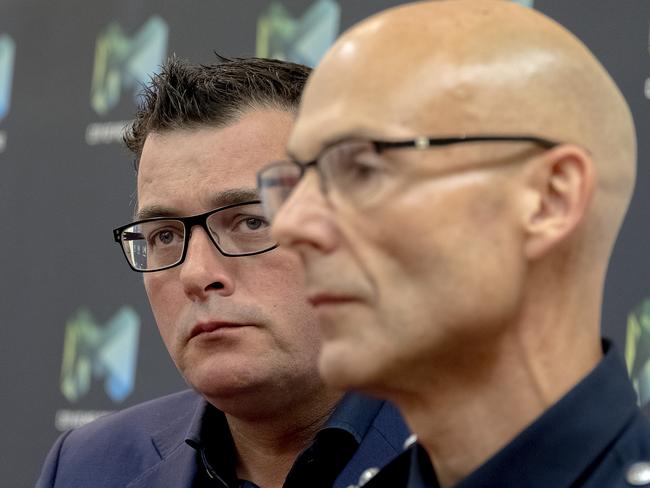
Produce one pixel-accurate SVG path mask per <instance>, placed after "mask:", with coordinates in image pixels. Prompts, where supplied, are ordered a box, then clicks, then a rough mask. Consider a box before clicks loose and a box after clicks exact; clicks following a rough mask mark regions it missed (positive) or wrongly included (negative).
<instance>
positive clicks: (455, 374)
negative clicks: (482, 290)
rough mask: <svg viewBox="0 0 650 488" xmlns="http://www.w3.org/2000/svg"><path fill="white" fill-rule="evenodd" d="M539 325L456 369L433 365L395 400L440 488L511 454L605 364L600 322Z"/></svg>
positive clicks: (467, 357) (462, 359) (466, 356)
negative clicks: (523, 435)
mask: <svg viewBox="0 0 650 488" xmlns="http://www.w3.org/2000/svg"><path fill="white" fill-rule="evenodd" d="M567 317H568V319H569V320H574V319H576V317H575V316H572V315H570V314H569V315H568V316H567ZM581 318H582V319H584V318H585V317H581ZM564 320H567V318H566V317H565V319H564ZM533 324H534V327H531V328H529V329H524V328H520V329H517V330H516V331H515V332H514V333H511V334H509V335H507V336H506V337H500V338H499V339H498V340H495V341H494V342H491V343H489V344H483V345H481V346H480V347H478V348H475V349H473V350H471V352H469V351H467V352H466V353H461V354H462V355H461V356H456V358H455V359H454V362H453V364H435V365H434V364H430V365H428V368H426V371H424V370H420V371H418V372H417V374H418V376H419V378H414V379H413V382H412V383H411V384H413V385H415V384H416V382H417V385H418V387H417V388H412V387H409V388H408V390H402V391H399V392H394V393H395V394H394V395H391V396H392V400H393V401H394V402H395V403H397V404H398V406H399V407H400V409H401V410H402V412H403V414H404V416H405V418H406V420H407V422H408V424H409V426H410V427H411V428H412V429H413V432H414V433H416V434H417V436H418V440H419V442H420V443H421V444H422V445H423V446H424V448H425V449H426V450H427V452H428V454H429V456H430V458H431V460H432V463H433V466H434V469H435V472H436V476H437V477H438V481H439V483H440V486H441V488H448V487H451V486H454V485H455V484H457V483H458V482H459V481H460V480H462V479H463V478H465V477H467V476H468V475H469V474H470V473H472V472H473V471H474V470H475V469H477V468H478V467H479V466H480V465H482V464H483V463H485V462H486V461H487V460H488V459H490V458H491V457H492V456H493V455H494V454H496V453H497V452H498V451H499V450H501V449H502V448H503V447H505V446H506V445H507V444H508V443H509V442H510V441H512V440H513V439H514V438H515V437H516V436H517V435H518V434H519V433H520V432H521V431H522V430H523V429H524V428H525V427H526V426H528V425H529V424H531V423H532V422H534V421H535V419H537V418H538V417H539V416H540V415H541V414H542V413H543V412H544V411H545V410H547V409H548V408H549V407H550V406H551V405H553V404H554V403H555V402H556V401H558V400H559V399H560V398H561V397H562V396H563V395H564V394H566V393H567V392H568V391H569V390H570V389H571V388H572V387H573V386H575V385H576V384H577V383H578V382H579V381H580V380H581V379H582V378H584V376H586V375H587V374H588V373H589V372H590V371H591V370H592V369H593V368H594V367H595V365H596V364H597V362H598V361H599V359H600V358H601V356H602V351H601V347H600V339H599V334H598V332H597V331H598V330H599V328H598V325H599V323H598V320H596V321H595V322H592V323H585V322H584V321H583V322H578V327H563V325H567V324H562V323H561V318H560V317H554V318H553V320H548V321H537V322H534V323H533ZM574 325H575V323H574ZM559 330H560V331H563V332H564V333H559V332H558V331H559ZM567 331H568V332H567ZM432 371H435V374H431V372H432Z"/></svg>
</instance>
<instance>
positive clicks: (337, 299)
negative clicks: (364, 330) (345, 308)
mask: <svg viewBox="0 0 650 488" xmlns="http://www.w3.org/2000/svg"><path fill="white" fill-rule="evenodd" d="M307 301H308V302H309V303H310V304H311V305H312V306H313V307H321V306H326V305H343V304H346V303H352V302H356V301H358V300H357V299H355V298H353V297H350V296H345V295H337V294H333V293H314V294H310V295H309V296H308V297H307Z"/></svg>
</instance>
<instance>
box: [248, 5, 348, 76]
mask: <svg viewBox="0 0 650 488" xmlns="http://www.w3.org/2000/svg"><path fill="white" fill-rule="evenodd" d="M340 18H341V7H339V4H338V3H337V2H335V1H334V0H318V1H316V2H315V3H314V4H313V5H312V6H311V7H310V8H309V10H307V12H305V14H304V15H303V16H302V17H301V18H300V19H298V20H296V19H294V18H293V17H292V16H291V14H290V13H289V12H288V11H287V9H286V8H285V7H284V6H283V5H282V4H281V3H279V2H273V3H272V4H271V5H270V6H269V8H268V9H267V10H266V11H265V12H264V13H263V14H262V15H261V16H260V18H259V20H258V22H257V47H256V50H255V52H256V55H257V56H258V57H261V58H277V59H283V60H285V61H292V62H294V63H302V64H306V65H308V66H316V64H318V61H319V60H320V58H321V57H323V55H324V54H325V51H327V49H328V48H329V46H330V45H331V44H332V43H333V42H334V40H335V39H336V36H337V35H338V33H339V22H340Z"/></svg>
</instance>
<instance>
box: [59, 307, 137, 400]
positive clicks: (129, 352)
mask: <svg viewBox="0 0 650 488" xmlns="http://www.w3.org/2000/svg"><path fill="white" fill-rule="evenodd" d="M139 332H140V318H139V317H138V315H137V314H136V312H135V311H134V310H133V309H132V308H131V307H122V308H121V309H120V310H118V311H117V313H115V315H113V317H112V318H111V319H110V320H109V321H108V322H107V323H106V324H105V325H103V326H102V325H99V324H98V323H97V322H95V319H94V318H93V316H92V315H91V314H90V312H89V311H88V310H86V309H81V310H79V311H78V312H77V313H76V315H75V316H74V317H72V318H71V319H70V320H69V321H68V323H67V324H66V328H65V342H64V346H63V364H62V366H61V393H63V395H64V396H65V397H66V398H67V399H68V400H69V401H70V402H76V401H78V400H79V399H80V398H82V397H83V396H84V395H86V394H87V393H88V391H89V390H90V386H91V380H92V379H93V378H95V379H97V380H100V379H104V390H105V391H106V394H107V395H108V396H109V397H110V398H111V399H112V400H113V401H114V402H116V403H117V402H121V401H123V400H124V399H125V398H126V397H127V396H129V395H130V394H131V392H132V391H133V386H134V383H135V368H136V362H137V355H138V336H139Z"/></svg>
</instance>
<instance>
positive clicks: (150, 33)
mask: <svg viewBox="0 0 650 488" xmlns="http://www.w3.org/2000/svg"><path fill="white" fill-rule="evenodd" d="M168 37H169V28H168V26H167V23H166V22H165V21H164V20H163V19H162V18H160V17H158V16H154V17H151V18H150V19H149V20H148V21H147V22H145V24H144V25H143V26H142V27H141V28H140V30H139V31H138V32H136V33H135V34H134V35H133V37H132V38H129V37H127V36H126V35H125V34H124V32H123V31H122V28H121V27H120V25H119V24H118V23H116V22H113V23H111V24H109V25H108V26H107V27H106V29H104V31H103V32H102V33H100V35H99V36H98V37H97V44H96V46H95V67H94V70H93V79H92V86H91V90H90V92H91V93H90V103H91V105H92V107H93V109H95V111H96V112H97V113H98V114H100V115H104V114H106V113H107V112H108V111H109V110H111V109H112V108H113V107H115V106H116V105H117V104H118V102H119V101H120V95H121V92H122V90H129V89H130V90H133V94H134V97H135V96H137V94H138V93H139V92H140V88H141V86H142V85H143V84H146V83H147V82H149V81H150V79H151V76H152V75H153V74H155V73H157V72H158V71H159V69H160V65H161V64H162V63H163V61H164V59H165V56H166V53H167V39H168Z"/></svg>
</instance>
